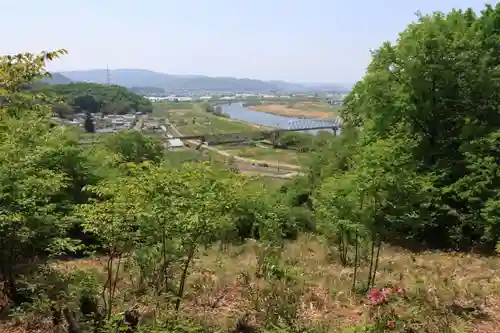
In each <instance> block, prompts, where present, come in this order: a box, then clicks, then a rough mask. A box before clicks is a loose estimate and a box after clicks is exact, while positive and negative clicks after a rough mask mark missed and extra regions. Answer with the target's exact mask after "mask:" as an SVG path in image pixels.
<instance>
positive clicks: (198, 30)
mask: <svg viewBox="0 0 500 333" xmlns="http://www.w3.org/2000/svg"><path fill="white" fill-rule="evenodd" d="M496 2H497V1H489V3H496ZM485 3H488V1H486V2H485V1H479V0H468V1H466V0H399V1H398V0H365V1H359V0H358V1H353V0H251V1H248V0H182V1H174V0H142V1H136V0H44V1H40V0H0V12H1V13H2V18H1V19H0V29H1V31H2V39H1V41H0V53H1V54H6V53H18V52H25V51H30V52H38V51H41V50H53V49H59V48H65V49H67V50H68V51H69V55H67V56H65V57H64V58H63V59H61V60H58V61H56V62H54V63H52V64H51V65H50V67H49V68H50V69H51V70H54V71H57V70H77V69H93V68H105V67H106V65H107V64H108V65H109V67H110V68H111V69H113V68H144V69H150V70H155V71H159V72H165V73H170V74H201V75H210V76H234V77H249V78H259V79H265V80H271V79H281V80H288V81H293V82H338V83H352V82H355V81H357V80H358V79H360V78H361V77H362V76H363V73H364V71H365V68H366V66H367V65H368V63H369V61H370V56H369V49H373V48H376V47H377V46H379V45H380V44H381V43H382V42H383V41H385V40H391V41H394V40H395V39H396V38H397V34H398V32H400V31H402V30H403V29H404V28H405V27H406V26H407V24H408V23H410V22H411V21H413V20H414V19H415V15H414V13H415V12H416V11H421V12H423V13H429V12H432V11H435V10H441V11H449V10H450V9H452V8H467V7H472V8H474V9H476V10H479V9H482V8H483V7H484V4H485Z"/></svg>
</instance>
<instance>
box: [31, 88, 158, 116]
mask: <svg viewBox="0 0 500 333" xmlns="http://www.w3.org/2000/svg"><path fill="white" fill-rule="evenodd" d="M35 89H36V90H39V91H43V92H44V93H47V94H50V95H53V96H61V97H62V98H63V99H64V101H66V103H67V104H66V105H57V106H55V107H54V112H56V113H58V114H59V115H60V116H67V115H70V114H72V113H75V112H90V113H96V112H103V113H107V114H126V113H131V112H136V111H141V112H147V113H149V112H151V111H152V105H151V101H150V100H148V99H147V98H144V97H142V96H140V95H137V94H135V93H133V92H131V91H129V90H128V89H127V88H124V87H121V86H114V85H113V86H106V85H102V84H97V83H70V84H56V85H48V84H44V85H37V86H36V88H35Z"/></svg>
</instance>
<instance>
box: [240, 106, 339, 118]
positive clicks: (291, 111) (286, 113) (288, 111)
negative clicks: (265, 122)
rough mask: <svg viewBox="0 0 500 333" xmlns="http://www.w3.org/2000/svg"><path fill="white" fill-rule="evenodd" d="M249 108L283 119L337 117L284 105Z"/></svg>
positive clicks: (331, 114) (332, 114)
mask: <svg viewBox="0 0 500 333" xmlns="http://www.w3.org/2000/svg"><path fill="white" fill-rule="evenodd" d="M248 108H249V109H250V110H254V111H260V112H266V113H271V114H275V115H278V116H283V117H295V118H314V119H322V118H331V117H334V116H336V114H335V113H334V112H326V111H314V110H301V109H297V108H294V107H290V106H288V105H282V104H266V105H257V106H249V107H248Z"/></svg>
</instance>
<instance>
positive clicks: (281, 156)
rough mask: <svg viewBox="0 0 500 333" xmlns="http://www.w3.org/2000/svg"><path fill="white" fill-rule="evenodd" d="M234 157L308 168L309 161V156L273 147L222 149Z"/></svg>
mask: <svg viewBox="0 0 500 333" xmlns="http://www.w3.org/2000/svg"><path fill="white" fill-rule="evenodd" d="M220 149H221V150H224V151H227V152H228V153H230V154H232V155H237V156H241V157H246V158H252V159H256V160H267V161H276V162H281V163H286V164H294V165H302V166H306V165H307V164H308V161H309V154H307V153H300V152H298V151H295V150H288V149H275V148H272V147H269V148H264V147H253V146H236V147H234V146H232V147H227V146H226V147H224V146H222V147H221V148H220Z"/></svg>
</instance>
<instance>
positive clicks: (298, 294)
mask: <svg viewBox="0 0 500 333" xmlns="http://www.w3.org/2000/svg"><path fill="white" fill-rule="evenodd" d="M256 253H258V250H257V244H256V243H255V242H253V241H252V242H249V243H247V244H244V245H240V246H232V247H229V248H228V249H227V250H226V251H224V252H221V251H220V250H219V249H218V247H214V248H213V249H208V250H204V251H202V252H201V253H200V254H199V255H198V257H197V259H196V260H195V264H194V268H193V270H192V273H191V276H190V277H189V279H188V286H187V290H186V292H187V294H186V299H185V300H184V303H183V306H182V314H183V315H184V316H185V317H187V318H189V319H190V320H193V321H194V320H200V321H201V322H204V323H209V324H211V325H215V326H218V327H220V328H223V329H227V328H234V327H235V322H236V320H237V318H240V317H242V316H243V315H244V314H245V313H246V314H248V315H249V320H250V323H251V324H252V325H255V326H261V325H262V324H263V321H264V316H265V311H264V312H262V311H261V309H260V308H257V307H256V304H260V306H262V307H264V309H265V308H266V307H268V306H269V307H272V306H273V304H281V305H287V308H286V309H287V310H286V311H288V314H295V315H296V316H297V320H299V321H300V322H301V323H303V324H305V325H307V326H315V327H318V328H321V330H319V331H318V332H354V331H344V329H345V327H346V326H352V325H354V324H358V323H365V322H366V320H367V319H368V317H369V315H370V312H371V311H373V307H372V306H370V305H369V303H368V301H367V300H366V296H365V294H364V293H353V292H351V276H352V272H353V269H352V268H350V267H343V266H341V265H340V264H339V263H338V257H337V254H336V252H329V250H328V248H327V247H326V246H325V244H324V243H323V242H322V241H321V240H320V239H318V238H316V237H314V236H306V235H304V236H302V237H301V238H299V240H297V241H293V242H289V243H288V244H287V245H286V247H285V250H284V251H283V254H282V258H281V261H282V263H283V264H284V265H285V267H286V268H287V270H288V271H289V274H291V276H293V277H294V278H293V281H294V283H284V282H279V281H274V282H273V280H265V279H262V278H258V277H256ZM499 264H500V259H499V258H480V257H477V256H474V255H464V254H456V253H446V254H445V253H439V252H425V253H422V254H411V253H408V252H405V251H403V250H401V249H398V248H392V247H385V248H384V249H383V251H382V254H381V259H380V264H379V274H378V275H377V286H379V287H382V286H389V285H393V286H394V285H397V286H400V287H402V288H404V290H405V295H406V296H405V297H404V298H401V299H400V300H399V301H398V303H397V306H396V311H397V313H398V314H399V315H400V316H405V315H408V316H409V317H411V318H412V321H413V324H412V325H414V326H415V327H416V328H419V330H415V331H414V332H429V333H441V332H445V330H444V327H447V326H449V327H452V328H454V329H456V330H450V331H446V332H457V333H460V332H471V333H472V332H481V333H492V332H497V330H496V329H497V327H498V325H499V324H500V312H499V311H498V310H499V309H500V296H499V295H500V293H499V291H500V278H499V276H500V274H499V273H500V268H499V267H500V265H499ZM100 265H101V264H100V263H99V262H95V261H90V260H80V261H75V262H72V263H66V264H65V266H66V267H68V266H69V268H71V269H73V268H74V266H77V267H80V268H84V269H88V268H89V267H96V266H97V267H100ZM367 266H368V265H367V264H364V265H363V266H362V267H361V268H360V271H359V275H358V276H359V281H360V282H361V281H363V280H364V279H365V278H366V276H367V273H368V272H367V271H368V270H367ZM129 273H133V272H132V271H129V272H127V274H125V273H124V274H123V281H122V283H121V289H120V290H119V293H120V298H121V297H122V296H123V297H124V305H123V306H124V308H125V307H126V305H125V304H128V306H130V305H131V304H136V303H139V304H141V303H142V304H150V299H148V298H147V297H144V298H137V297H132V298H131V296H130V295H132V294H133V293H131V292H132V290H131V288H132V284H131V282H130V281H129V279H130V274H129ZM243 276H247V278H248V280H245V279H243V278H242V277H243ZM127 295H129V296H128V299H127ZM270 295H273V296H272V297H271V296H270ZM287 295H288V296H287ZM453 304H455V305H453ZM466 307H477V309H479V310H478V312H482V313H483V316H488V314H489V316H490V317H485V318H474V315H475V314H474V313H469V314H468V315H465V314H464V313H462V314H459V313H458V312H457V311H458V310H457V309H460V308H466ZM384 332H385V331H384ZM405 332H406V331H405Z"/></svg>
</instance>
